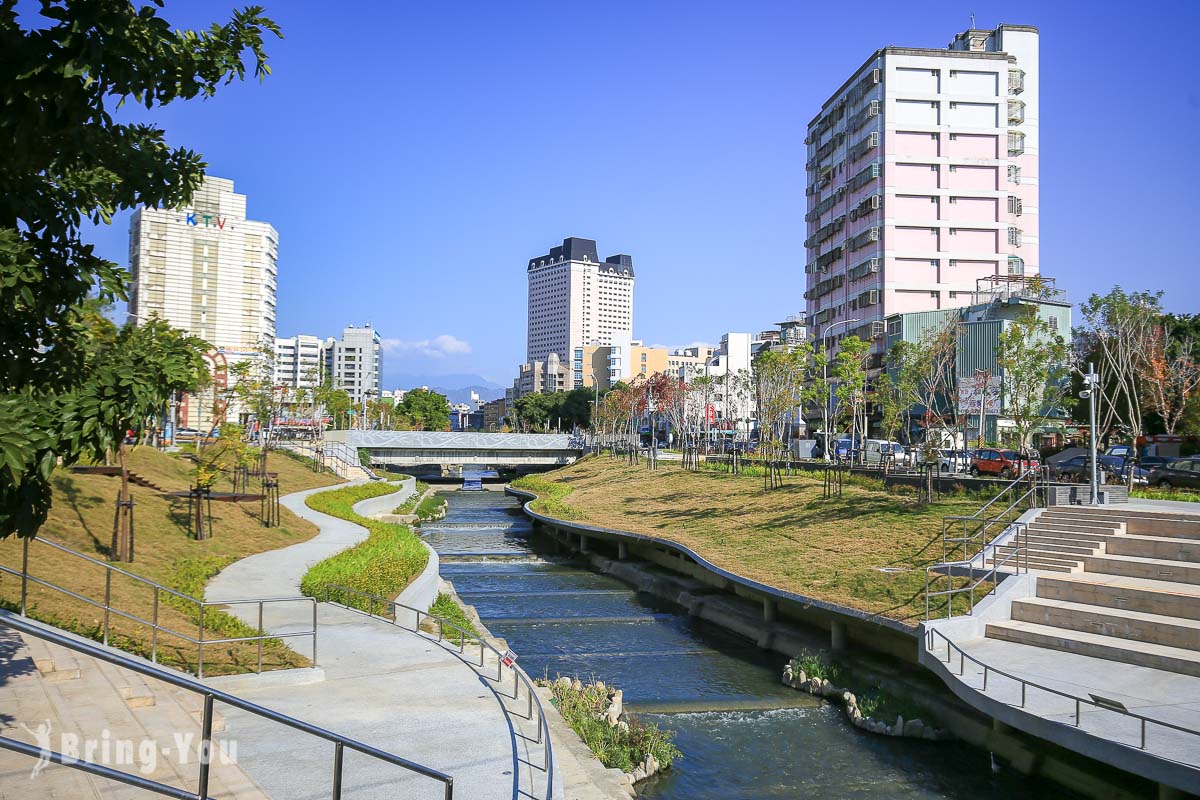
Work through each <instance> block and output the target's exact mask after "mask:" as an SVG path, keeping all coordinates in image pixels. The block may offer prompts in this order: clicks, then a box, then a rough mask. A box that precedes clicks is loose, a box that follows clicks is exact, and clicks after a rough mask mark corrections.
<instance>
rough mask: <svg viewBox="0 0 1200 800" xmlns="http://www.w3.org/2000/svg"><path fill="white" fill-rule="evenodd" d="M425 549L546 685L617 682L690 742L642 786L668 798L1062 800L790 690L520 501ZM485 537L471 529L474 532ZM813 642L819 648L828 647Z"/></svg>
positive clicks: (637, 709) (451, 523) (480, 508)
mask: <svg viewBox="0 0 1200 800" xmlns="http://www.w3.org/2000/svg"><path fill="white" fill-rule="evenodd" d="M445 496H446V497H447V499H448V501H449V509H448V513H447V516H446V517H445V519H443V520H441V521H440V523H441V524H440V525H439V523H431V524H426V525H425V526H423V527H422V529H421V530H422V532H423V534H424V536H425V537H426V541H428V542H429V544H430V545H431V546H433V547H434V549H436V550H437V551H438V553H439V555H440V556H441V557H442V570H441V571H442V575H443V576H444V577H446V578H447V579H448V580H450V581H452V582H453V583H454V586H455V588H456V589H457V591H458V593H459V595H460V596H461V597H462V599H463V601H464V602H466V603H469V604H471V605H473V606H475V608H476V609H477V610H478V612H479V615H480V617H481V618H482V619H483V621H484V623H485V624H486V625H487V626H488V628H489V629H490V630H491V631H492V632H493V633H494V634H495V635H497V636H501V637H504V638H505V639H506V640H507V641H508V643H509V646H510V647H511V648H512V650H513V651H514V652H515V653H517V654H518V656H519V658H520V663H521V665H522V666H523V667H524V668H525V670H526V671H527V672H528V673H529V674H530V676H532V677H542V676H543V675H545V676H549V677H551V678H553V677H555V676H557V675H560V674H562V675H570V676H578V677H580V678H581V679H583V680H585V681H587V680H589V679H593V678H594V679H598V680H603V681H605V682H606V683H610V684H613V685H615V686H617V687H618V688H621V689H623V690H624V693H625V703H626V706H627V707H628V708H629V709H630V711H632V712H634V713H638V714H640V715H641V716H642V717H643V719H647V720H651V721H654V722H657V723H658V724H659V725H660V726H661V727H664V728H668V729H670V730H673V731H675V732H676V740H675V741H676V744H677V745H678V747H679V749H680V750H681V751H682V752H683V758H682V759H681V760H679V761H678V762H676V764H675V766H674V767H673V768H672V769H671V770H669V771H667V772H665V773H663V774H661V775H660V776H656V777H654V778H651V779H650V780H648V781H646V782H644V783H642V784H641V785H639V787H638V788H639V796H640V797H643V798H656V799H657V800H742V799H745V800H756V799H757V798H783V797H788V798H851V797H853V798H969V799H970V800H981V798H997V800H999V798H1005V800H1007V799H1008V798H1012V797H1050V796H1051V795H1053V796H1054V797H1056V798H1062V797H1063V796H1064V793H1063V792H1062V791H1061V790H1060V789H1057V788H1054V787H1050V786H1048V785H1039V784H1038V783H1036V782H1030V781H1026V780H1024V779H1023V778H1021V777H1020V776H1017V775H1016V774H1014V773H1011V772H1009V771H1007V770H1005V771H1002V772H1001V773H999V774H994V773H993V771H992V769H991V764H990V759H989V756H988V754H987V753H985V752H981V751H979V750H977V749H974V748H971V747H967V746H965V745H961V744H957V743H945V742H923V741H911V740H903V739H892V738H886V737H880V736H876V735H872V734H867V733H864V732H862V731H859V730H857V729H856V728H854V727H852V726H851V725H850V724H849V723H848V722H847V721H846V720H845V719H844V717H843V715H842V712H841V710H840V709H838V708H835V707H833V706H830V705H828V704H815V703H814V702H813V699H812V698H811V697H810V696H808V695H806V694H803V693H801V692H797V691H794V690H792V689H789V688H787V687H785V686H783V685H782V684H780V682H779V674H780V671H781V669H782V666H783V663H784V659H782V658H781V657H779V656H778V655H775V654H770V653H765V652H763V651H761V650H759V649H758V648H757V647H755V646H754V645H753V644H752V643H750V642H748V641H746V640H743V639H741V638H739V637H737V636H734V635H732V634H729V633H726V632H724V631H721V630H720V629H717V628H715V627H713V626H711V625H709V624H707V623H704V622H703V621H700V620H696V619H693V618H691V617H689V616H688V615H686V614H680V613H677V612H676V611H674V610H672V609H670V608H667V607H665V606H663V605H662V604H660V603H658V602H656V601H655V599H654V598H651V597H648V596H646V595H644V594H639V593H637V592H634V591H632V590H631V589H630V588H629V587H628V586H627V585H625V584H623V583H621V582H620V581H617V580H615V579H613V578H610V577H607V576H604V575H600V574H597V573H595V572H593V571H591V570H590V569H588V568H587V567H586V566H584V565H583V564H582V563H572V562H569V561H562V560H559V559H556V558H555V557H553V556H552V555H551V554H550V551H549V550H543V549H541V548H539V547H538V545H537V544H536V543H534V542H531V541H529V538H530V534H531V525H530V523H529V521H528V519H527V518H526V517H524V515H523V514H522V513H521V510H520V505H519V503H518V501H517V500H515V499H514V498H510V497H507V496H505V495H504V494H502V493H500V492H495V491H484V492H449V493H447V494H446V495H445ZM464 524H470V525H471V526H472V527H470V528H466V527H462V526H463V525H464ZM816 643H817V642H816V640H814V644H816Z"/></svg>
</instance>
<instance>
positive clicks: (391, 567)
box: [300, 483, 429, 609]
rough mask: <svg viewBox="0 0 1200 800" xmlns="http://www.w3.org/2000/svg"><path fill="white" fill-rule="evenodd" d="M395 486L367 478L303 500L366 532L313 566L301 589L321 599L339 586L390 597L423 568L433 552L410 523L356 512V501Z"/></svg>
mask: <svg viewBox="0 0 1200 800" xmlns="http://www.w3.org/2000/svg"><path fill="white" fill-rule="evenodd" d="M395 490H396V487H395V486H392V485H390V484H387V483H364V484H359V485H357V486H348V487H346V488H344V489H335V490H333V491H328V492H320V493H318V494H313V495H309V496H308V498H307V499H306V500H305V503H306V504H307V505H308V507H309V508H312V509H314V510H316V511H320V512H322V513H324V514H329V515H330V516H333V517H338V518H339V519H344V520H348V521H349V522H354V523H356V524H358V525H361V526H363V527H364V528H366V529H367V531H368V536H367V538H366V540H364V541H362V542H360V543H359V544H357V545H355V546H354V547H351V548H350V549H349V550H343V551H342V552H340V553H338V554H337V555H333V556H330V557H329V558H327V559H325V560H324V561H320V562H318V563H316V564H314V565H313V566H312V567H310V568H309V570H308V572H306V573H305V575H304V578H303V580H302V581H301V582H300V591H301V592H302V593H304V594H306V595H308V596H310V597H316V598H317V599H323V598H324V597H325V588H326V587H327V586H335V585H336V586H345V587H347V588H350V589H356V590H358V591H360V592H366V593H368V594H372V595H377V596H379V597H384V598H387V599H389V600H390V599H391V598H393V597H395V596H396V595H398V594H399V593H400V592H401V590H403V589H404V587H405V586H408V584H409V583H410V582H411V581H412V579H413V578H414V577H415V576H417V575H419V574H420V573H421V570H423V569H425V564H426V563H428V561H429V553H428V551H427V550H426V549H425V545H424V544H423V543H422V542H421V540H420V538H419V537H418V536H417V535H416V533H414V532H413V530H412V528H410V527H408V526H407V525H397V524H394V523H391V522H380V521H379V520H374V519H370V518H368V517H363V516H359V515H358V514H355V513H354V504H355V503H357V502H359V501H362V500H367V499H369V498H372V497H378V496H380V495H383V494H388V493H389V492H394V491H395ZM342 599H343V602H345V604H346V605H348V606H352V607H354V608H362V609H367V608H368V606H369V605H370V601H369V600H367V599H366V598H362V597H355V596H353V595H351V596H348V597H345V598H342Z"/></svg>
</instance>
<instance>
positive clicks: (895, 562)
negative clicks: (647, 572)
mask: <svg viewBox="0 0 1200 800" xmlns="http://www.w3.org/2000/svg"><path fill="white" fill-rule="evenodd" d="M538 481H549V482H552V483H554V484H558V485H559V486H562V487H564V488H565V489H569V492H567V493H565V494H564V493H555V494H556V495H557V496H555V497H552V498H551V501H552V502H551V505H552V506H555V507H556V509H557V510H560V511H561V510H562V508H563V507H564V506H565V507H566V508H567V509H568V510H570V511H571V512H572V516H571V518H573V519H577V520H579V521H582V522H585V523H591V524H594V525H600V526H606V527H612V528H618V529H620V530H626V531H630V532H633V533H640V534H645V535H650V536H658V537H662V538H666V539H670V540H672V541H675V542H678V543H680V544H683V545H686V546H687V547H689V548H691V549H692V550H694V551H696V552H697V553H699V554H700V555H702V556H703V557H704V558H706V559H707V560H708V561H710V562H712V563H713V564H716V565H717V566H719V567H721V568H722V569H725V570H728V571H730V572H733V573H736V574H738V575H741V576H743V577H746V578H749V579H751V580H755V581H760V582H762V583H766V584H769V585H771V586H776V587H778V588H780V589H784V590H787V591H790V592H795V593H797V594H802V595H806V596H809V597H814V598H816V599H819V600H825V601H828V602H831V603H837V604H839V605H844V606H849V607H851V608H856V609H859V610H862V611H866V612H869V613H872V614H879V615H881V616H884V617H889V618H891V619H897V620H902V621H904V622H908V623H915V622H917V621H918V620H920V619H922V618H923V617H924V614H925V600H924V589H925V566H926V565H927V564H930V563H934V562H936V561H940V560H941V555H942V552H941V547H940V545H934V544H933V543H932V542H933V540H934V539H935V538H936V537H940V532H941V524H942V517H943V516H945V515H949V514H971V513H974V512H975V511H976V510H977V509H978V508H979V506H980V504H981V503H980V501H979V500H977V499H974V498H967V497H950V498H947V499H943V500H942V501H940V502H936V503H932V504H922V503H920V502H918V500H917V499H916V498H915V497H910V496H905V495H898V494H893V493H890V492H886V491H881V490H877V489H872V488H864V487H861V486H847V487H846V489H845V491H844V493H843V495H842V497H840V498H832V499H824V498H823V497H822V488H821V478H820V477H819V475H817V474H815V473H814V474H813V476H812V477H809V476H808V475H807V474H801V475H797V476H793V477H788V478H786V479H785V485H784V486H783V487H782V488H780V489H775V490H773V491H764V490H763V488H762V479H761V478H757V477H752V476H734V475H729V474H725V473H719V472H687V471H684V470H683V469H681V468H679V467H677V466H675V465H674V464H670V465H667V464H666V462H660V466H659V469H658V470H656V471H653V472H651V471H650V470H648V469H647V468H646V466H645V465H634V466H631V465H628V464H622V463H620V462H618V461H613V460H610V459H606V458H591V459H585V460H583V461H581V462H579V463H577V464H574V465H572V466H569V467H565V468H563V469H560V470H557V471H555V472H552V473H546V474H544V475H542V476H538V477H537V478H536V479H535V481H534V482H533V483H537V482H538ZM515 485H518V486H520V485H521V482H520V481H518V482H517V483H516V484H515ZM529 488H530V490H531V491H537V487H536V486H530V487H529ZM533 507H534V508H535V509H536V510H539V511H540V510H541V508H540V507H539V505H538V504H537V503H535V504H534V506H533ZM545 513H548V514H550V515H551V516H554V514H553V513H552V512H551V511H549V510H548V511H546V512H545ZM938 541H940V538H938Z"/></svg>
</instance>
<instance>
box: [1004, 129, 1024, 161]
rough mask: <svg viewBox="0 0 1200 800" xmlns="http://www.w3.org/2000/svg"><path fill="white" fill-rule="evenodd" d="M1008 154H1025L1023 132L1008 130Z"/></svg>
mask: <svg viewBox="0 0 1200 800" xmlns="http://www.w3.org/2000/svg"><path fill="white" fill-rule="evenodd" d="M1008 154H1009V155H1010V156H1020V155H1024V154H1025V134H1023V133H1021V132H1020V131H1009V132H1008Z"/></svg>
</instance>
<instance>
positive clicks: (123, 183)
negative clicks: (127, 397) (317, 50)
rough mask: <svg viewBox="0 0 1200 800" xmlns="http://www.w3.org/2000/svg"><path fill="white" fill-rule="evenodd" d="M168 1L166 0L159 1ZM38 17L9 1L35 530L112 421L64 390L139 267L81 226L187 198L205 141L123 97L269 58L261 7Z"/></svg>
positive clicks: (12, 408)
mask: <svg viewBox="0 0 1200 800" xmlns="http://www.w3.org/2000/svg"><path fill="white" fill-rule="evenodd" d="M157 5H158V6H160V7H161V2H160V3H158V4H157ZM38 13H40V19H37V20H35V21H34V22H33V24H31V25H30V27H28V28H26V27H22V25H21V24H20V23H19V22H18V20H17V17H18V14H17V10H16V8H15V4H13V3H11V2H6V3H3V4H2V5H0V53H3V54H4V56H3V58H2V59H0V153H3V154H4V156H3V158H0V308H3V309H4V314H3V315H0V458H2V461H3V464H2V466H3V468H2V469H0V535H9V534H12V533H14V532H15V533H19V534H21V535H23V536H32V535H33V534H34V533H36V531H37V529H38V527H40V525H41V524H42V523H43V522H44V521H45V518H46V514H47V513H48V511H49V508H50V497H51V491H50V472H51V470H52V469H53V467H54V465H55V463H56V462H57V461H58V460H61V461H62V462H63V463H66V464H69V463H73V462H74V461H75V460H77V459H78V458H79V456H80V455H81V454H82V453H83V452H85V451H95V450H96V449H97V448H100V447H101V445H102V440H103V438H104V434H103V430H104V425H103V424H102V423H100V422H98V421H95V420H89V419H87V418H86V417H82V418H81V417H78V416H73V417H71V420H72V421H71V431H70V433H69V434H65V435H64V433H63V432H62V431H61V430H60V429H61V428H62V424H61V423H62V420H63V415H64V414H73V415H78V414H86V413H88V411H89V410H96V409H95V408H93V407H90V406H87V405H86V402H87V401H86V400H85V399H83V398H74V399H70V398H68V397H67V396H66V393H69V392H70V391H71V390H73V389H77V388H78V387H80V386H81V385H82V384H83V383H84V380H85V377H86V372H85V371H84V366H85V362H86V359H87V352H86V349H87V346H86V344H85V342H84V340H85V339H86V337H87V326H86V311H85V307H84V305H83V303H84V301H85V299H86V298H87V296H88V294H89V293H90V292H91V291H92V290H93V288H95V289H97V290H98V293H99V302H101V303H108V302H111V301H112V300H114V299H123V298H124V297H125V296H126V287H127V285H128V275H127V273H126V272H125V271H124V270H122V269H120V268H119V267H118V266H117V265H116V264H115V263H113V262H111V261H107V260H105V259H102V258H100V257H99V256H97V255H96V254H95V251H94V249H93V247H92V245H90V244H86V243H85V242H84V241H83V238H82V233H81V226H82V224H83V220H84V219H85V218H86V219H89V220H91V221H92V222H95V223H99V222H106V223H107V222H110V221H111V219H112V217H113V214H115V213H116V212H117V211H119V210H123V209H130V208H134V207H136V206H139V205H147V206H170V207H177V206H181V205H184V204H186V203H188V202H190V200H191V197H192V194H193V192H194V191H195V190H196V188H197V187H198V186H199V185H200V182H201V180H202V179H203V177H204V167H205V164H204V162H203V160H202V159H201V157H200V155H199V154H197V153H194V152H191V151H189V150H185V149H182V148H180V149H175V150H172V149H171V148H169V147H168V145H167V144H166V142H165V139H164V136H163V132H162V130H161V129H159V128H156V127H154V126H152V125H147V124H118V123H116V122H114V120H113V118H112V116H111V110H112V106H113V105H119V104H120V103H123V102H125V101H127V100H133V101H134V102H137V103H139V104H142V105H145V106H146V108H148V109H149V108H153V107H155V106H156V105H158V106H161V105H166V104H168V103H171V102H173V101H176V100H188V99H192V98H194V97H197V96H211V95H213V94H214V93H215V92H216V90H217V88H218V87H219V86H220V85H221V84H223V83H228V82H230V81H231V80H233V79H234V78H239V79H240V78H243V77H244V75H245V70H246V64H245V62H244V61H243V55H244V54H245V53H246V52H247V51H249V53H250V55H251V60H252V62H253V64H254V71H255V74H256V75H257V76H258V77H260V78H262V77H263V76H265V75H266V74H267V73H268V71H269V70H268V67H267V56H266V52H265V50H264V47H263V37H264V33H266V32H272V33H274V34H276V35H279V29H278V27H277V26H276V25H275V23H274V22H272V21H271V20H270V19H267V18H266V17H265V16H263V14H262V9H260V8H257V7H251V8H247V9H244V10H242V11H239V12H236V13H235V14H234V16H233V19H232V20H231V21H230V22H229V23H228V24H226V25H214V26H213V27H211V28H210V29H208V30H206V31H202V32H196V31H187V30H172V28H171V26H170V25H169V24H168V23H167V21H166V20H164V19H162V18H161V17H159V16H158V15H157V9H156V8H155V6H154V5H144V4H139V5H137V6H135V5H134V4H133V3H130V2H128V1H127V0H80V2H72V3H61V4H59V3H49V2H44V3H42V5H41V7H40V11H39V12H38Z"/></svg>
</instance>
